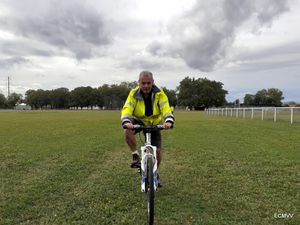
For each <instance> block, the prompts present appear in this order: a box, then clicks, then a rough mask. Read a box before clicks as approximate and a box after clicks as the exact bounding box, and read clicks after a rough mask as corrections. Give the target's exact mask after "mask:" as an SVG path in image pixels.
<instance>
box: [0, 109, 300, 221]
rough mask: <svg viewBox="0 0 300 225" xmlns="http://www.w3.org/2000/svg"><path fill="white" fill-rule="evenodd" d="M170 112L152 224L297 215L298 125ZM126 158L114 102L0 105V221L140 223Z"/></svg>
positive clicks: (141, 201)
mask: <svg viewBox="0 0 300 225" xmlns="http://www.w3.org/2000/svg"><path fill="white" fill-rule="evenodd" d="M175 116H176V126H175V129H173V130H171V131H164V132H163V147H164V155H163V156H164V159H163V162H162V166H161V168H160V175H161V180H162V182H163V184H164V187H163V188H162V189H159V191H158V192H157V193H156V199H155V201H156V206H155V209H156V215H155V221H156V224H170V225H173V224H204V225H219V224H224V225H225V224H226V225H228V224H232V225H238V224H245V225H246V224H247V225H248V224H253V225H258V224H268V225H269V224H295V225H296V224H297V225H298V224H300V223H299V221H300V215H299V208H300V205H299V190H300V187H299V177H300V172H299V171H300V166H299V164H300V163H299V162H300V154H299V153H300V126H291V125H289V124H288V123H273V122H270V121H259V120H256V121H255V120H254V121H251V120H243V119H236V118H224V117H211V116H205V115H204V114H203V113H200V112H175ZM130 161H131V155H130V152H129V150H128V148H127V146H126V145H125V143H124V139H123V131H122V129H121V128H120V123H119V112H117V111H114V112H111V111H105V112H104V111H0V181H1V184H0V224H7V225H12V224H28V225H32V224H49V225H50V224H51V225H56V224H57V225H62V224H84V225H88V224H91V225H92V224H105V225H106V224H135V225H140V224H146V196H145V194H143V193H141V192H140V185H139V184H140V180H139V176H138V174H137V172H136V170H133V169H131V168H130V167H129V163H130ZM281 213H290V214H293V218H289V219H283V218H275V217H274V214H276V215H277V214H281Z"/></svg>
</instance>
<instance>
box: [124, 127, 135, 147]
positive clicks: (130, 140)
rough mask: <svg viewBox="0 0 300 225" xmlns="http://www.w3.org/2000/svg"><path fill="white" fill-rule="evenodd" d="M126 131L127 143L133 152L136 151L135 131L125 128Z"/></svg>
mask: <svg viewBox="0 0 300 225" xmlns="http://www.w3.org/2000/svg"><path fill="white" fill-rule="evenodd" d="M124 133H125V140H126V143H127V145H128V146H129V148H130V150H131V151H132V152H134V151H136V139H135V136H134V131H133V130H129V129H125V130H124Z"/></svg>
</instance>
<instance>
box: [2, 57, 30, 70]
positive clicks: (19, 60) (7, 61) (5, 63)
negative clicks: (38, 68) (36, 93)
mask: <svg viewBox="0 0 300 225" xmlns="http://www.w3.org/2000/svg"><path fill="white" fill-rule="evenodd" d="M29 62H30V60H28V59H26V58H23V57H11V58H4V59H0V69H10V68H12V67H14V66H18V65H21V64H25V63H29Z"/></svg>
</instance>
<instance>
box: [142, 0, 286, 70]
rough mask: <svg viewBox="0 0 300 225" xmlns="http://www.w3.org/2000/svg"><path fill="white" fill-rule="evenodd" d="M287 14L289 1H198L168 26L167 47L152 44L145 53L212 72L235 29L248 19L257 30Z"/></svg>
mask: <svg viewBox="0 0 300 225" xmlns="http://www.w3.org/2000/svg"><path fill="white" fill-rule="evenodd" d="M287 10H288V0H276V1H274V0H244V1H240V0H223V1H220V0H212V1H197V2H196V3H195V5H194V7H193V8H192V9H190V10H189V11H186V12H185V13H184V14H182V15H181V16H179V17H177V18H175V19H174V20H173V21H172V22H171V23H170V24H169V26H168V28H167V29H168V34H169V37H170V40H169V42H168V43H163V42H157V41H155V42H153V43H151V44H150V45H149V46H148V48H147V50H148V51H149V52H150V53H151V54H153V55H157V56H166V55H168V56H172V57H180V58H182V59H183V60H184V61H185V62H186V64H187V65H188V66H189V67H191V68H194V69H199V70H201V71H206V72H208V71H212V70H213V69H214V67H215V66H216V64H217V63H218V62H220V60H222V59H224V58H225V57H226V54H227V52H228V49H230V47H231V46H232V43H233V42H234V40H235V35H236V32H237V30H238V28H240V27H241V25H242V24H243V23H244V22H246V21H248V20H249V19H250V18H254V19H256V21H257V22H258V23H259V26H264V25H270V24H271V23H272V21H273V19H274V18H275V17H277V16H279V15H280V14H282V13H283V12H285V11H287Z"/></svg>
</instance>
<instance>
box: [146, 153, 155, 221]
mask: <svg viewBox="0 0 300 225" xmlns="http://www.w3.org/2000/svg"><path fill="white" fill-rule="evenodd" d="M153 177H154V176H153V158H152V157H149V158H148V159H147V184H148V185H147V186H148V187H146V189H147V199H148V224H149V225H150V224H151V225H152V224H153V222H154V181H153Z"/></svg>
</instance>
